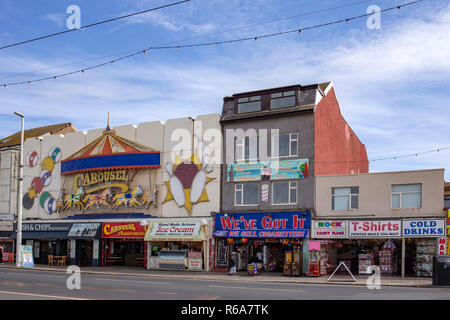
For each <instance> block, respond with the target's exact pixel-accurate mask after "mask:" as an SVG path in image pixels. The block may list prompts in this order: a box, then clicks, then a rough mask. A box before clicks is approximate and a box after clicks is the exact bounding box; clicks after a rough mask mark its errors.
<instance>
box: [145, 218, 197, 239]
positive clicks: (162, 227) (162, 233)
mask: <svg viewBox="0 0 450 320" xmlns="http://www.w3.org/2000/svg"><path fill="white" fill-rule="evenodd" d="M199 231H200V222H155V223H154V224H153V229H152V231H151V233H150V236H151V237H175V238H183V237H198V236H199Z"/></svg>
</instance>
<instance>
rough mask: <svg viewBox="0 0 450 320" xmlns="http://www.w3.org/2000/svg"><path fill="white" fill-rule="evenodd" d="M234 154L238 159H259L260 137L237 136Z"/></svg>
mask: <svg viewBox="0 0 450 320" xmlns="http://www.w3.org/2000/svg"><path fill="white" fill-rule="evenodd" d="M234 154H235V160H236V161H250V160H254V161H256V160H258V156H259V139H258V137H245V138H236V140H235V152H234Z"/></svg>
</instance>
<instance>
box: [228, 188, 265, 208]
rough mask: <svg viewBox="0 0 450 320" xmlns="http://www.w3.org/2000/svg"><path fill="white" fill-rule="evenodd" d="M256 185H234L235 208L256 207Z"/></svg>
mask: <svg viewBox="0 0 450 320" xmlns="http://www.w3.org/2000/svg"><path fill="white" fill-rule="evenodd" d="M258 189H259V188H258V184H256V183H246V184H236V185H235V192H234V203H235V205H236V206H252V205H253V206H254V205H258V204H259V203H258V192H259V191H258Z"/></svg>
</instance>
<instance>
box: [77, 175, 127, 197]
mask: <svg viewBox="0 0 450 320" xmlns="http://www.w3.org/2000/svg"><path fill="white" fill-rule="evenodd" d="M116 181H128V176H127V172H126V170H111V171H95V172H87V173H79V174H77V175H76V176H75V178H74V179H73V190H77V189H78V186H83V187H85V190H84V193H85V194H88V193H92V192H95V191H98V190H102V189H106V188H113V187H116V188H121V189H122V192H127V191H128V189H129V187H128V185H127V184H125V183H114V182H116ZM100 183H105V184H102V185H98V186H97V187H93V188H86V187H88V186H92V185H96V184H100Z"/></svg>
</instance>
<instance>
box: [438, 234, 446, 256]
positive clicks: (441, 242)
mask: <svg viewBox="0 0 450 320" xmlns="http://www.w3.org/2000/svg"><path fill="white" fill-rule="evenodd" d="M437 252H438V255H446V254H447V238H439V239H438V250H437Z"/></svg>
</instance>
